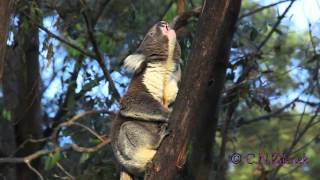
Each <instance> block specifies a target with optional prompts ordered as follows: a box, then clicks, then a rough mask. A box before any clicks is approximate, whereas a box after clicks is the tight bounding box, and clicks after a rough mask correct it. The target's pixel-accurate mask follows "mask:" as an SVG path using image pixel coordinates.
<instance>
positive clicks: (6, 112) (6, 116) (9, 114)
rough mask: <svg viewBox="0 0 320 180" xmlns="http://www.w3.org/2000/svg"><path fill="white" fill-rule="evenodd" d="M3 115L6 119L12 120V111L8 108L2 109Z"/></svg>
mask: <svg viewBox="0 0 320 180" xmlns="http://www.w3.org/2000/svg"><path fill="white" fill-rule="evenodd" d="M2 117H3V118H4V120H6V121H9V122H10V121H11V120H12V114H11V111H7V110H6V109H3V110H2Z"/></svg>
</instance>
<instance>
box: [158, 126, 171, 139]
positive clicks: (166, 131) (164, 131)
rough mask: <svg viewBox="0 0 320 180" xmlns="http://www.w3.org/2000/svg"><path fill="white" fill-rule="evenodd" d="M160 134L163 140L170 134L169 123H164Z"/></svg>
mask: <svg viewBox="0 0 320 180" xmlns="http://www.w3.org/2000/svg"><path fill="white" fill-rule="evenodd" d="M159 134H160V135H161V137H162V138H163V137H166V136H168V135H169V134H170V130H169V129H168V123H163V124H162V125H161V127H160V132H159Z"/></svg>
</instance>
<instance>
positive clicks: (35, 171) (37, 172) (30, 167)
mask: <svg viewBox="0 0 320 180" xmlns="http://www.w3.org/2000/svg"><path fill="white" fill-rule="evenodd" d="M26 164H27V166H28V167H29V169H30V170H31V171H33V172H34V173H36V174H37V176H38V177H39V178H40V180H44V178H43V176H42V174H41V173H40V172H39V171H38V170H37V169H36V168H34V167H33V166H31V164H30V162H28V163H26Z"/></svg>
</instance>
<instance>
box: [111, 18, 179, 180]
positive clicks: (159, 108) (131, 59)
mask: <svg viewBox="0 0 320 180" xmlns="http://www.w3.org/2000/svg"><path fill="white" fill-rule="evenodd" d="M180 56H181V50H180V46H179V43H178V42H177V40H176V34H175V31H174V30H173V29H171V27H170V26H169V24H168V23H167V22H165V21H160V22H158V23H156V24H155V25H154V26H153V27H152V28H151V29H150V30H149V31H148V33H147V34H146V36H145V37H144V39H143V41H142V43H141V44H140V46H139V47H138V49H137V50H136V51H135V52H134V53H133V54H131V55H129V56H128V57H127V58H126V59H125V60H124V67H125V68H126V69H128V70H130V71H132V72H133V78H132V80H131V82H130V84H129V87H128V90H127V92H126V94H125V95H124V96H123V97H122V99H121V100H120V110H119V112H118V114H117V116H116V117H115V119H114V121H113V127H112V132H111V138H112V143H111V144H112V148H113V151H114V154H115V157H116V159H117V161H118V162H119V163H120V164H121V166H122V167H123V169H124V170H125V171H126V172H128V173H129V174H131V175H133V176H136V177H139V176H140V177H141V176H143V174H144V171H145V168H146V165H147V164H148V163H149V162H150V161H151V160H152V158H153V157H154V155H155V153H156V151H157V149H158V148H159V146H160V144H161V142H162V140H163V139H164V138H165V137H166V136H167V135H168V131H167V128H166V127H167V123H168V119H169V116H170V112H171V108H170V105H171V104H172V103H173V102H174V101H175V98H176V95H177V92H178V83H179V81H180V78H181V70H180Z"/></svg>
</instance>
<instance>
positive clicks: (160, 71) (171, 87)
mask: <svg viewBox="0 0 320 180" xmlns="http://www.w3.org/2000/svg"><path fill="white" fill-rule="evenodd" d="M180 73H181V72H180V67H179V64H176V63H170V64H167V63H166V62H157V63H150V64H148V67H147V68H146V71H145V73H144V76H143V84H144V85H145V86H146V88H147V91H148V92H149V93H150V94H151V95H152V96H153V97H154V98H155V99H156V100H158V101H159V102H160V103H162V104H163V105H164V106H165V107H167V106H168V105H169V104H170V103H172V102H174V100H175V98H176V96H177V92H178V82H179V80H180Z"/></svg>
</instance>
